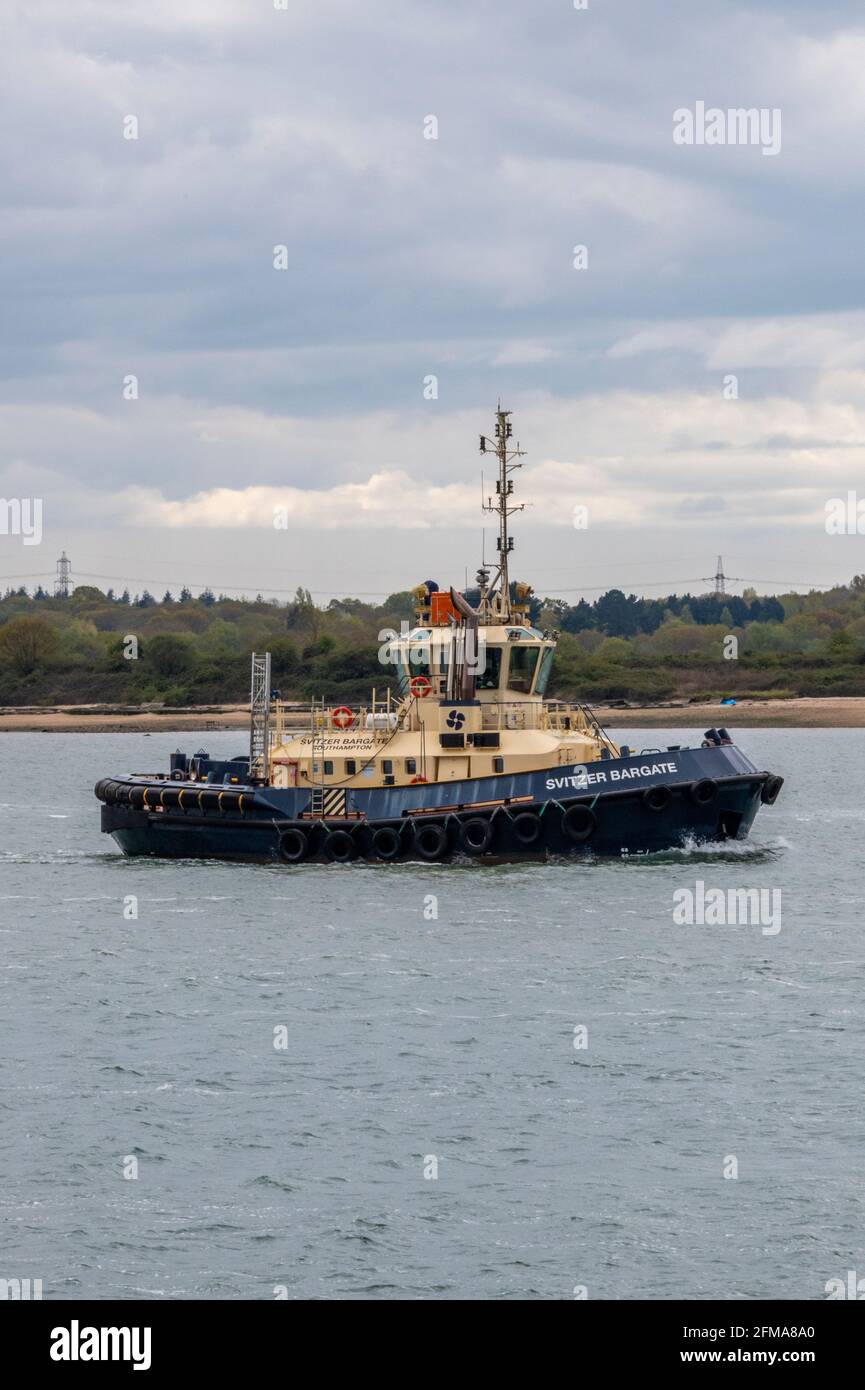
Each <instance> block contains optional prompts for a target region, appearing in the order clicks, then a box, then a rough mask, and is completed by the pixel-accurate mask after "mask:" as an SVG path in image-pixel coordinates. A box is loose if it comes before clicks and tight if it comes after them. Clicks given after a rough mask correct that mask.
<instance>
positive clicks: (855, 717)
mask: <svg viewBox="0 0 865 1390" xmlns="http://www.w3.org/2000/svg"><path fill="white" fill-rule="evenodd" d="M593 709H594V712H595V714H596V715H597V717H598V719H599V720H600V722H601V723H602V724H603V725H605V726H606V727H607V728H609V729H639V728H666V729H681V728H688V729H690V728H699V729H700V730H701V731H702V730H703V729H706V728H709V727H711V726H714V727H715V728H718V727H719V726H721V727H726V728H728V729H735V728H752V729H753V728H791V729H795V728H798V729H809V728H812V729H813V728H835V729H861V728H865V698H863V697H861V696H848V697H842V696H826V697H823V698H805V697H796V698H794V699H788V700H741V701H739V702H738V703H737V704H736V705H719V704H714V703H713V704H685V703H682V702H677V703H674V704H662V705H648V706H645V705H643V706H636V705H628V706H618V705H616V706H608V705H594V706H593ZM304 724H305V720H304V719H303V716H302V714H300V713H298V716H297V725H296V726H297V727H298V728H300V727H303V725H304ZM248 725H249V710H248V708H247V707H246V706H245V705H205V706H195V707H190V708H186V709H160V708H154V707H152V706H140V707H137V708H131V707H129V706H106V705H74V706H73V705H64V706H58V707H51V708H44V709H43V708H38V707H34V706H30V707H19V708H12V707H9V708H5V709H0V733H60V734H78V733H91V734H105V733H157V732H162V733H171V732H174V731H176V732H177V733H183V732H186V731H189V732H195V733H208V732H212V731H215V730H219V729H243V730H245V729H246V728H247V727H248Z"/></svg>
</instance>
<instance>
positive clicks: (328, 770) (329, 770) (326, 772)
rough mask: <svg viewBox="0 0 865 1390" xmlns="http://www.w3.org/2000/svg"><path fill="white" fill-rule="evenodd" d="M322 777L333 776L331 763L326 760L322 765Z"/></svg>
mask: <svg viewBox="0 0 865 1390" xmlns="http://www.w3.org/2000/svg"><path fill="white" fill-rule="evenodd" d="M324 775H325V777H332V776H333V763H332V762H328V761H327V760H325V764H324Z"/></svg>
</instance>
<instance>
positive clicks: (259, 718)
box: [249, 652, 270, 782]
mask: <svg viewBox="0 0 865 1390" xmlns="http://www.w3.org/2000/svg"><path fill="white" fill-rule="evenodd" d="M249 714H250V731H249V779H250V781H251V782H266V781H267V776H268V751H269V750H268V746H267V745H268V734H269V727H270V652H264V653H261V652H253V653H252V687H251V690H250V696H249Z"/></svg>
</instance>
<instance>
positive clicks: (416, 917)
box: [0, 729, 865, 1299]
mask: <svg viewBox="0 0 865 1390" xmlns="http://www.w3.org/2000/svg"><path fill="white" fill-rule="evenodd" d="M698 735H699V731H698V730H682V729H677V730H669V731H666V732H663V733H659V731H658V730H652V731H651V732H649V733H643V734H641V733H639V732H637V733H635V732H634V731H627V732H626V731H621V733H620V735H619V736H620V737H621V738H622V739H623V740H626V741H628V742H631V743H633V744H635V745H636V746H637V747H640V746H642V745H644V744H646V745H648V744H651V745H652V746H657V745H658V744H659V743H660V744H662V745H663V744H666V743H667V742H680V741H681V742H686V741H690V742H693V741H695V737H696V736H698ZM202 740H203V741H204V742H205V744H206V746H207V747H208V748H209V750H210V751H211V752H224V753H226V754H233V753H236V752H242V751H243V739H242V737H240V736H238V735H237V734H232V733H219V734H206V735H202V736H201V737H195V736H192V737H184V739H183V744H184V746H186V747H188V748H190V749H194V748H195V747H196V746H198V744H199V743H200V742H201V741H202ZM739 741H740V743H741V745H742V746H743V748H744V749H745V750H746V751H747V752H749V753H750V754H751V756H752V757H753V758H754V760H755V761H756V762H757V764H758V765H759V766H761V767H768V768H770V769H771V770H772V771H775V772H780V773H782V774H783V775H785V776H786V777H787V779H788V781H787V785H786V786H785V788H784V790H783V792H782V794H781V798H780V800H779V801H778V803H777V804H776V806H775V807H773V808H768V809H767V808H764V809H763V810H762V811H761V812H760V814H759V815H758V818H757V822H756V825H755V831H754V835H753V837H752V839H751V841H750V842H748V843H747V844H744V845H736V846H733V847H728V848H726V849H723V848H722V849H719V850H718V851H715V852H705V851H702V852H697V851H693V852H687V851H683V852H681V853H677V854H671V855H668V856H663V857H661V858H659V859H642V860H641V859H636V860H631V861H629V862H615V863H596V864H582V865H581V864H577V863H574V864H565V863H562V864H552V865H543V866H540V865H539V866H530V867H526V866H519V867H516V866H500V867H491V868H488V867H482V866H478V865H451V866H447V865H445V866H438V867H433V866H428V865H423V866H421V865H418V866H413V865H405V866H381V867H379V866H366V865H352V866H348V867H337V866H334V867H323V866H320V867H317V866H309V867H305V868H303V867H301V868H289V867H273V868H268V867H259V866H249V867H246V866H236V865H229V864H198V863H171V862H164V863H160V862H158V861H143V860H138V861H135V860H124V859H123V858H122V857H121V856H120V854H119V852H118V851H117V850H116V849H115V847H114V844H113V841H111V840H110V839H109V838H107V837H102V836H101V835H100V833H99V808H98V804H97V802H96V801H95V799H94V798H93V795H92V786H93V783H94V782H95V781H96V780H97V778H98V777H100V776H103V775H105V774H107V773H111V772H121V773H122V772H125V771H128V770H139V771H140V770H151V769H161V768H162V767H163V766H165V764H166V762H167V756H168V753H169V751H170V749H171V748H173V747H174V746H175V745H176V743H177V736H176V735H158V736H157V735H154V736H153V737H150V738H147V737H144V736H142V735H135V734H124V735H116V736H113V735H56V734H55V735H39V734H32V735H31V734H3V735H0V769H2V779H0V965H2V975H0V978H2V983H3V992H2V1036H0V1084H2V1091H0V1117H2V1124H0V1173H2V1181H0V1220H2V1242H0V1250H2V1257H0V1263H2V1266H3V1267H2V1268H0V1276H2V1277H7V1278H12V1277H22V1278H23V1277H28V1276H29V1277H31V1278H41V1279H42V1280H43V1287H44V1296H45V1297H46V1298H50V1297H63V1296H67V1297H68V1296H73V1297H94V1298H117V1297H120V1298H160V1297H186V1298H190V1297H191V1298H265V1299H267V1298H273V1296H274V1288H275V1286H278V1285H284V1286H286V1287H287V1290H288V1295H289V1297H291V1298H308V1297H315V1298H377V1299H382V1298H396V1297H407V1298H457V1297H461V1298H482V1299H489V1298H553V1299H561V1298H571V1297H573V1291H574V1287H575V1286H576V1285H585V1286H586V1288H587V1289H588V1294H589V1297H590V1298H637V1297H651V1298H674V1297H685V1298H704V1297H720V1298H757V1297H768V1298H820V1297H823V1296H824V1294H823V1288H824V1284H825V1282H826V1280H827V1279H828V1278H831V1277H833V1276H836V1275H841V1276H844V1275H845V1272H846V1271H847V1270H848V1269H858V1270H859V1273H860V1274H862V1273H865V1183H863V1181H862V1143H863V1131H865V1121H863V1107H862V1077H863V1070H865V1068H863V1063H865V1045H863V1038H865V1029H863V998H865V941H863V936H865V929H863V915H862V906H861V902H862V871H863V816H865V812H863V798H862V782H861V770H862V767H863V759H865V733H863V732H862V731H855V730H816V731H813V730H807V731H805V730H803V731H788V730H752V731H744V732H743V733H742V734H741V736H740V740H739ZM698 879H700V880H702V881H703V882H704V883H705V885H706V888H707V889H708V888H710V887H720V888H729V887H737V888H740V887H745V888H747V887H756V888H767V889H776V888H779V889H781V891H782V899H781V903H782V922H781V930H780V931H779V932H777V934H774V935H773V934H767V933H765V932H764V931H763V930H762V929H761V927H760V926H759V925H755V926H699V925H694V926H685V925H676V924H675V923H674V920H673V893H674V892H675V891H676V890H677V889H681V888H687V887H690V888H694V885H695V883H696V881H697V880H698ZM430 895H434V899H435V902H432V901H431V900H430ZM132 896H134V897H135V898H137V902H138V917H137V919H132V918H128V917H125V916H124V902H125V900H127V899H129V898H130V897H132ZM436 906H437V916H435V917H434V916H431V915H430V914H431V912H432V911H433V910H434V909H435V908H436ZM126 910H127V912H128V911H129V910H130V909H129V907H128V906H127V909H126ZM581 1025H582V1026H583V1027H584V1028H586V1029H587V1030H588V1037H587V1040H588V1046H587V1047H586V1048H584V1049H582V1048H581V1049H576V1048H575V1046H574V1042H575V1032H574V1030H575V1028H577V1027H579V1026H581ZM278 1029H283V1030H284V1032H282V1033H277V1034H276V1040H277V1042H282V1041H284V1042H285V1046H284V1047H275V1046H274V1040H275V1030H278ZM578 1040H579V1035H578ZM129 1157H132V1158H136V1159H137V1161H138V1176H137V1178H136V1179H131V1180H127V1179H125V1178H124V1176H123V1167H124V1162H127V1161H128V1158H129ZM731 1158H734V1159H735V1160H736V1161H737V1163H738V1178H736V1179H725V1178H724V1176H723V1173H724V1170H725V1165H726V1167H727V1170H728V1171H730V1169H731V1164H730V1159H731ZM433 1160H435V1162H433ZM436 1164H437V1171H438V1176H437V1177H425V1171H426V1172H427V1173H431V1172H432V1171H433V1170H434V1168H435V1167H436Z"/></svg>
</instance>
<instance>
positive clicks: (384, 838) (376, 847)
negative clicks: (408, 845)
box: [372, 825, 402, 862]
mask: <svg viewBox="0 0 865 1390" xmlns="http://www.w3.org/2000/svg"><path fill="white" fill-rule="evenodd" d="M401 849H402V839H401V837H400V833H399V831H398V830H396V829H395V828H394V827H393V826H392V825H380V826H379V828H378V830H376V831H375V833H374V835H373V837H372V852H373V854H374V855H375V857H376V859H383V860H385V862H387V861H389V860H391V859H396V857H397V855H398V854H399V852H400V850H401Z"/></svg>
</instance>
